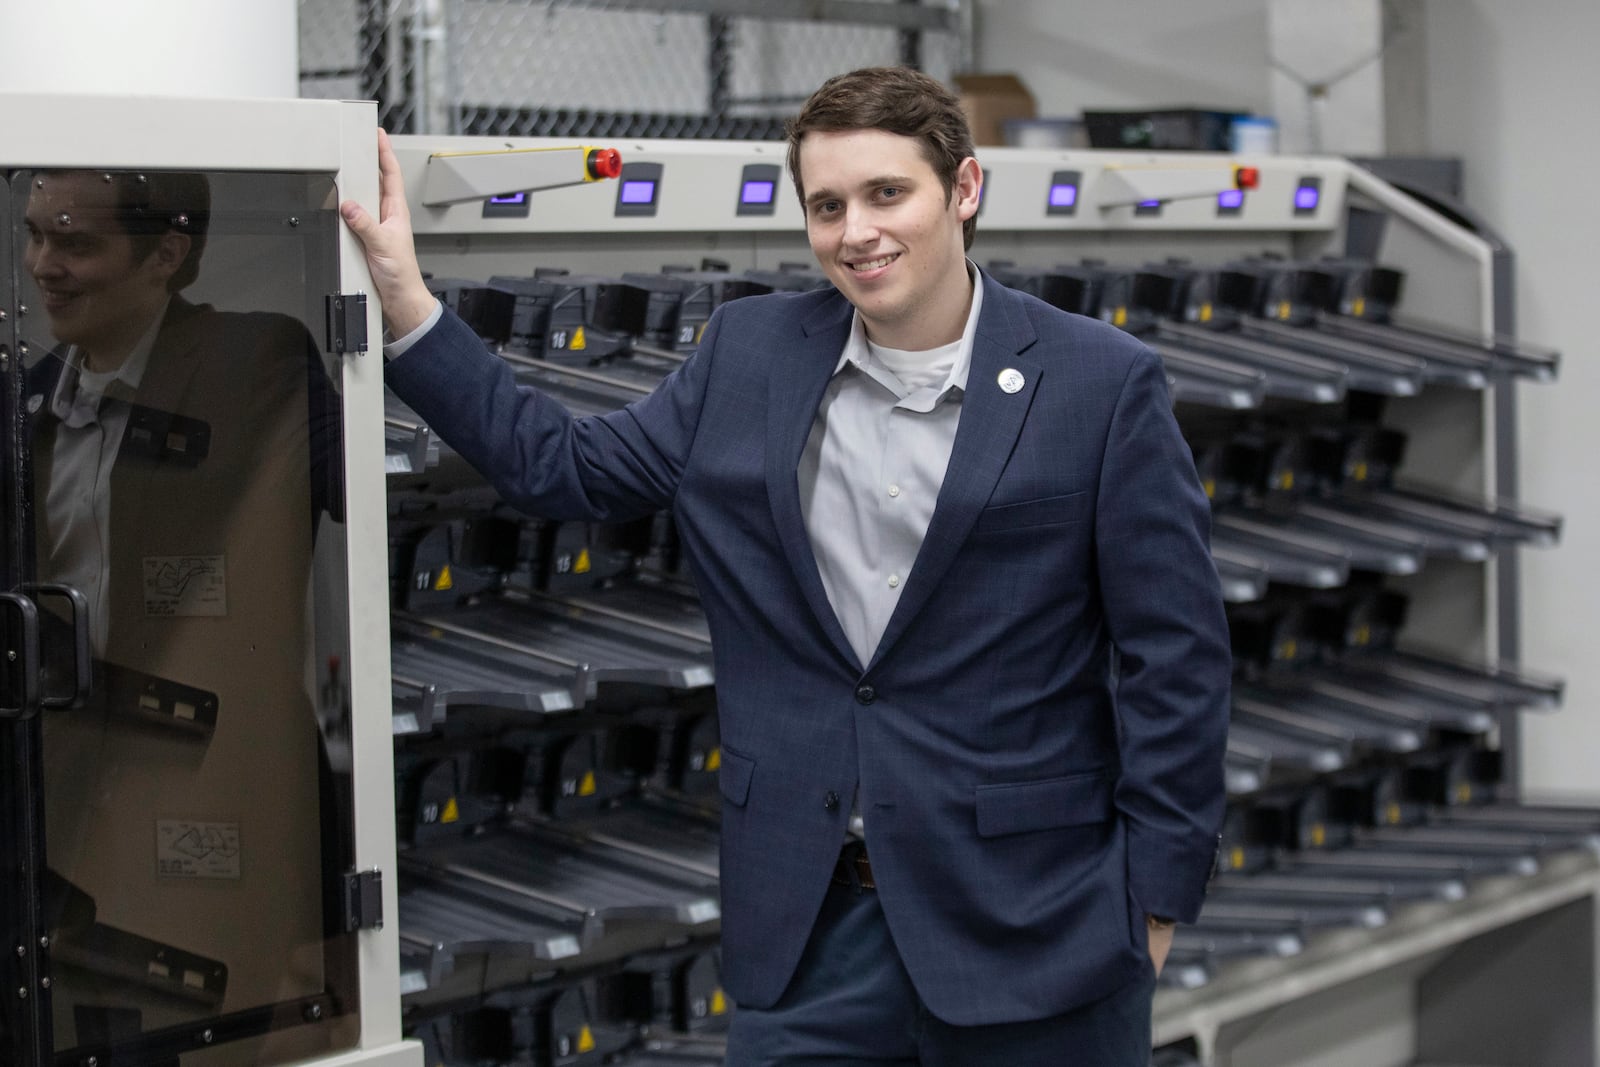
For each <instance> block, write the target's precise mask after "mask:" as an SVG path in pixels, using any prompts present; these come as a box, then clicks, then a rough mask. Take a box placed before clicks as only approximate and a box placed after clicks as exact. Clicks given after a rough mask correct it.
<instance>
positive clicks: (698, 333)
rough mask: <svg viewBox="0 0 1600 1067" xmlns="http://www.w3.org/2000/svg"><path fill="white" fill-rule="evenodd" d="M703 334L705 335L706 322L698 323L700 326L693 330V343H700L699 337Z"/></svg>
mask: <svg viewBox="0 0 1600 1067" xmlns="http://www.w3.org/2000/svg"><path fill="white" fill-rule="evenodd" d="M705 335H706V324H705V323H703V322H702V323H701V324H700V328H699V329H698V330H696V331H695V332H694V343H695V344H699V343H700V338H702V337H704V336H705Z"/></svg>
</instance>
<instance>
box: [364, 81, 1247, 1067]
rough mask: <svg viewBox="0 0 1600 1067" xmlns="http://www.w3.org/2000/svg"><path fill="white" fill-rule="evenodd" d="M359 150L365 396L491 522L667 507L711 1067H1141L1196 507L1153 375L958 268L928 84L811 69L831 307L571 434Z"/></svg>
mask: <svg viewBox="0 0 1600 1067" xmlns="http://www.w3.org/2000/svg"><path fill="white" fill-rule="evenodd" d="M380 162H381V166H382V171H383V173H382V203H381V221H378V220H374V219H373V218H372V217H371V216H370V215H368V214H366V213H365V212H363V211H362V210H361V209H360V208H359V207H358V206H356V205H354V204H346V205H345V207H344V213H345V218H346V220H347V222H348V223H349V225H350V227H351V229H352V230H353V231H354V232H355V233H356V235H357V236H358V237H359V238H361V240H362V241H363V242H365V244H366V247H367V252H368V258H369V260H370V262H371V265H372V269H373V274H374V277H375V280H376V282H377V284H378V288H379V291H380V294H381V296H382V298H383V302H384V311H385V316H386V317H387V318H388V319H389V325H390V328H391V330H392V331H393V332H394V333H395V334H396V335H402V334H406V335H408V336H404V337H402V339H401V346H402V351H403V354H401V355H399V356H397V357H396V358H394V359H393V360H392V361H391V362H390V364H389V367H388V379H389V382H390V384H391V385H392V386H393V387H394V388H395V390H396V391H397V392H398V393H399V394H400V395H401V396H402V398H404V399H405V400H406V401H407V402H408V403H410V404H412V405H413V406H414V407H415V408H416V409H417V411H418V412H419V413H420V414H421V415H422V416H423V417H424V418H425V419H426V420H427V421H428V423H429V424H430V425H431V426H433V427H434V428H435V429H436V430H438V431H439V432H440V433H442V434H443V435H444V436H445V437H446V438H447V439H448V440H450V441H451V443H452V444H453V445H455V447H456V448H457V449H458V450H460V451H461V452H462V453H463V455H465V456H466V457H467V458H468V459H469V460H470V461H471V462H473V463H474V464H476V465H477V466H478V467H479V469H480V470H482V471H483V472H484V473H485V474H486V475H487V476H488V477H490V478H491V479H492V480H493V481H494V483H495V484H496V485H497V486H498V487H499V489H500V490H501V492H502V493H504V494H505V496H506V497H507V499H508V500H509V501H510V502H511V503H513V504H515V505H518V506H520V507H522V508H524V509H525V510H528V511H530V512H533V513H536V514H543V515H551V516H558V517H564V516H573V517H579V516H581V517H586V518H593V519H599V520H611V519H625V518H629V517H633V516H636V515H640V514H644V513H647V512H650V511H653V510H656V509H659V508H664V507H668V506H670V507H671V508H672V509H673V515H674V517H675V519H676V521H677V524H678V527H679V530H680V532H681V535H682V538H683V543H684V545H685V548H686V551H687V554H688V558H689V559H690V561H691V563H692V565H693V567H694V573H695V576H696V580H697V584H698V587H699V590H700V594H701V599H702V601H703V603H704V606H705V612H706V617H707V619H708V621H709V623H710V628H711V632H712V639H713V645H714V648H715V659H716V672H717V697H718V709H719V714H720V719H721V730H722V740H723V763H722V769H721V772H720V783H721V789H722V793H723V799H724V803H723V822H722V860H723V862H722V900H723V965H724V982H725V984H726V986H727V988H728V990H729V991H730V992H731V993H732V994H733V996H734V998H735V1000H736V1001H737V1003H738V1009H739V1010H738V1013H737V1014H736V1016H735V1021H734V1024H733V1030H732V1033H731V1035H730V1039H729V1063H730V1064H735V1065H749V1064H786V1063H817V1064H820V1063H827V1064H845V1063H865V1062H872V1063H879V1062H883V1063H904V1064H913V1063H922V1064H948V1065H961V1067H972V1065H978V1064H997V1065H998V1064H1005V1065H1007V1067H1017V1065H1026V1064H1041V1065H1043V1064H1051V1065H1055V1064H1063V1063H1071V1064H1074V1065H1116V1067H1132V1065H1135V1064H1139V1065H1142V1064H1144V1063H1145V1062H1146V1061H1147V1059H1148V1056H1149V1049H1150V998H1151V993H1152V990H1153V986H1154V982H1155V977H1156V972H1157V970H1158V969H1159V967H1160V965H1161V962H1162V960H1163V959H1164V958H1165V954H1166V951H1167V949H1168V947H1169V946H1170V943H1171V936H1172V934H1171V923H1172V922H1173V921H1192V920H1193V919H1194V917H1195V915H1196V913H1197V912H1198V911H1199V908H1200V902H1201V897H1202V895H1203V892H1204V884H1205V881H1206V878H1207V875H1208V872H1209V870H1210V867H1211V864H1212V860H1213V854H1214V849H1215V841H1216V836H1215V835H1216V829H1217V825H1218V822H1219V821H1220V817H1221V812H1222V802H1223V791H1222V773H1221V769H1222V750H1223V742H1224V734H1225V729H1226V719H1227V695H1228V677H1229V666H1230V660H1229V652H1228V645H1227V640H1226V624H1225V621H1224V618H1223V613H1222V604H1221V597H1220V594H1219V591H1218V583H1217V580H1216V574H1215V571H1214V568H1213V566H1212V563H1211V560H1210V556H1209V552H1208V549H1207V536H1208V521H1209V520H1208V509H1207V504H1206V499H1205V495H1204V493H1203V492H1202V490H1201V488H1200V485H1199V483H1198V479H1197V478H1196V476H1195V472H1194V466H1193V462H1192V459H1191V457H1190V454H1189V451H1188V448H1187V446H1186V445H1185V444H1184V441H1183V439H1182V437H1181V436H1180V434H1179V432H1178V429H1177V426H1176V424H1175V422H1174V420H1173V417H1172V413H1171V410H1170V403H1169V400H1168V396H1167V391H1166V385H1165V377H1164V375H1163V373H1162V370H1161V365H1160V362H1159V360H1158V359H1157V358H1156V357H1155V356H1154V355H1153V354H1152V353H1151V352H1149V351H1148V350H1147V349H1145V348H1144V347H1143V346H1142V345H1140V344H1139V343H1138V342H1136V341H1134V340H1133V339H1131V338H1129V337H1127V336H1126V335H1124V334H1122V333H1120V332H1119V331H1116V330H1114V329H1112V328H1110V327H1108V326H1105V325H1103V324H1101V323H1098V322H1094V321H1091V320H1088V319H1083V318H1079V317H1075V316H1071V315H1067V314H1065V313H1063V312H1060V311H1058V310H1055V309H1053V308H1050V307H1048V306H1046V305H1044V304H1042V303H1040V302H1039V301H1037V300H1033V299H1031V298H1029V297H1026V296H1023V295H1020V294H1018V293H1015V292H1012V291H1010V290H1008V289H1005V288H1004V287H1002V286H999V285H998V284H996V283H995V282H994V281H992V280H991V279H989V278H987V277H986V276H984V275H983V274H982V273H981V272H980V271H978V270H977V269H976V268H975V267H973V266H972V265H971V264H970V263H969V262H968V261H967V260H966V258H965V255H964V250H965V248H966V246H967V245H968V244H969V243H970V241H971V236H972V220H973V218H974V216H975V215H976V214H977V210H978V203H979V196H980V192H981V185H982V172H981V170H980V168H979V166H978V163H977V161H976V159H974V158H973V149H972V143H971V136H970V134H969V133H968V131H967V126H966V123H965V121H964V119H963V117H962V114H961V111H960V107H959V105H958V102H957V101H956V99H955V98H954V97H953V96H952V95H951V94H950V93H949V92H948V91H947V90H946V89H945V88H944V87H943V86H941V85H940V84H938V83H937V82H935V81H933V80H931V79H929V78H927V77H924V76H923V75H920V74H917V73H915V72H912V71H910V70H904V69H887V68H881V69H872V70H862V71H856V72H854V73H852V74H846V75H842V76H840V77H838V78H834V79H832V80H831V81H829V82H828V83H827V84H825V85H823V86H822V88H821V89H819V90H818V91H817V92H816V94H814V95H813V96H812V97H811V99H810V100H809V101H808V102H807V103H806V105H805V107H804V108H803V109H802V111H801V113H800V115H799V116H798V118H797V119H795V121H794V122H793V123H792V125H791V131H790V154H789V164H790V171H791V174H792V176H793V178H794V181H795V187H796V190H797V191H798V193H799V195H800V198H801V201H802V203H803V205H804V207H805V213H806V230H807V234H808V236H809V238H810V242H811V247H812V250H813V252H814V253H815V254H816V257H817V260H818V262H819V263H820V264H821V266H822V269H823V270H824V271H825V272H826V273H827V275H828V277H829V278H830V279H831V280H832V281H833V283H834V285H835V287H836V288H835V289H834V290H832V291H828V292H821V293H805V294H787V295H775V296H771V297H762V298H758V299H752V300H740V301H736V302H734V303H732V304H729V305H726V306H725V307H723V308H722V309H721V310H720V311H719V312H718V313H717V314H716V315H715V316H713V318H712V321H711V323H710V325H709V326H708V327H707V329H706V332H705V335H704V339H703V341H702V344H701V347H700V349H699V351H698V353H697V354H696V355H695V356H694V357H693V358H691V359H690V360H689V361H688V362H687V363H686V364H685V365H684V366H683V368H682V369H681V370H680V371H678V372H677V373H676V374H674V375H673V376H672V377H670V378H669V379H667V381H666V382H664V383H663V384H662V386H661V387H660V388H659V389H657V390H656V392H655V393H654V394H652V395H651V396H649V397H647V398H645V399H643V400H641V401H638V402H637V403H635V404H633V405H630V406H629V407H628V408H627V409H625V410H623V411H620V412H616V413H614V414H610V415H606V416H602V417H599V418H586V419H577V420H574V419H571V418H569V417H568V416H567V414H566V413H565V412H564V411H562V410H561V409H560V408H559V406H558V405H556V404H555V403H554V402H553V401H551V400H549V399H548V398H546V397H544V396H542V395H540V394H538V393H537V392H534V391H532V390H529V389H522V388H518V387H517V386H516V384H515V382H514V381H513V379H512V375H511V372H510V371H509V369H507V368H506V367H505V366H504V365H503V364H501V363H500V361H498V360H496V359H494V358H493V357H492V356H489V355H487V354H486V353H485V352H484V350H483V346H482V345H481V344H480V343H479V342H478V341H477V340H476V339H475V338H474V337H473V335H472V333H471V331H470V330H469V329H467V328H466V327H465V326H464V325H463V324H462V323H461V322H460V321H459V320H458V319H456V318H455V317H454V316H451V315H449V314H448V313H442V312H441V311H440V310H439V307H438V304H437V302H436V301H434V300H433V299H432V298H431V297H430V296H429V295H428V293H427V290H426V288H425V287H424V286H423V284H422V280H421V277H420V274H419V273H418V271H417V268H416V262H415V257H414V253H413V251H412V246H411V238H410V233H409V223H408V217H407V213H406V206H405V197H404V192H403V190H402V189H401V188H400V179H399V174H398V166H397V163H396V161H395V159H394V156H393V154H392V153H391V152H390V151H389V149H388V146H387V142H380ZM853 815H854V816H857V818H853V817H852V816H853Z"/></svg>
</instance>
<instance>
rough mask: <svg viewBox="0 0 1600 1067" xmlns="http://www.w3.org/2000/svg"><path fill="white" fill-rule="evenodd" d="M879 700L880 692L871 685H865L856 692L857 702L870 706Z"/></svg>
mask: <svg viewBox="0 0 1600 1067" xmlns="http://www.w3.org/2000/svg"><path fill="white" fill-rule="evenodd" d="M877 699H878V691H877V690H876V689H874V688H872V686H870V685H864V686H862V687H860V688H859V689H857V690H856V702H857V703H860V704H870V703H872V702H873V701H874V700H877Z"/></svg>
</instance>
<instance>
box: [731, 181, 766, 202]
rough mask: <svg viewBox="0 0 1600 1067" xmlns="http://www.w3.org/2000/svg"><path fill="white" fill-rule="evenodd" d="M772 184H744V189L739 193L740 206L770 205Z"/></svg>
mask: <svg viewBox="0 0 1600 1067" xmlns="http://www.w3.org/2000/svg"><path fill="white" fill-rule="evenodd" d="M772 188H773V183H772V182H745V183H744V188H743V189H742V190H740V192H739V203H741V204H770V203H772Z"/></svg>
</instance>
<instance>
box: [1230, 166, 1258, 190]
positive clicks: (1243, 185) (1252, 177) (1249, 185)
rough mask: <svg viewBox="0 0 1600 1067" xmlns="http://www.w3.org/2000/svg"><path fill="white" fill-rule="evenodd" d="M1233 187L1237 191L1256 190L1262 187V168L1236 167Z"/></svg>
mask: <svg viewBox="0 0 1600 1067" xmlns="http://www.w3.org/2000/svg"><path fill="white" fill-rule="evenodd" d="M1233 185H1234V188H1236V189H1256V188H1259V187H1260V186H1261V168H1259V167H1234V168H1233Z"/></svg>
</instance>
